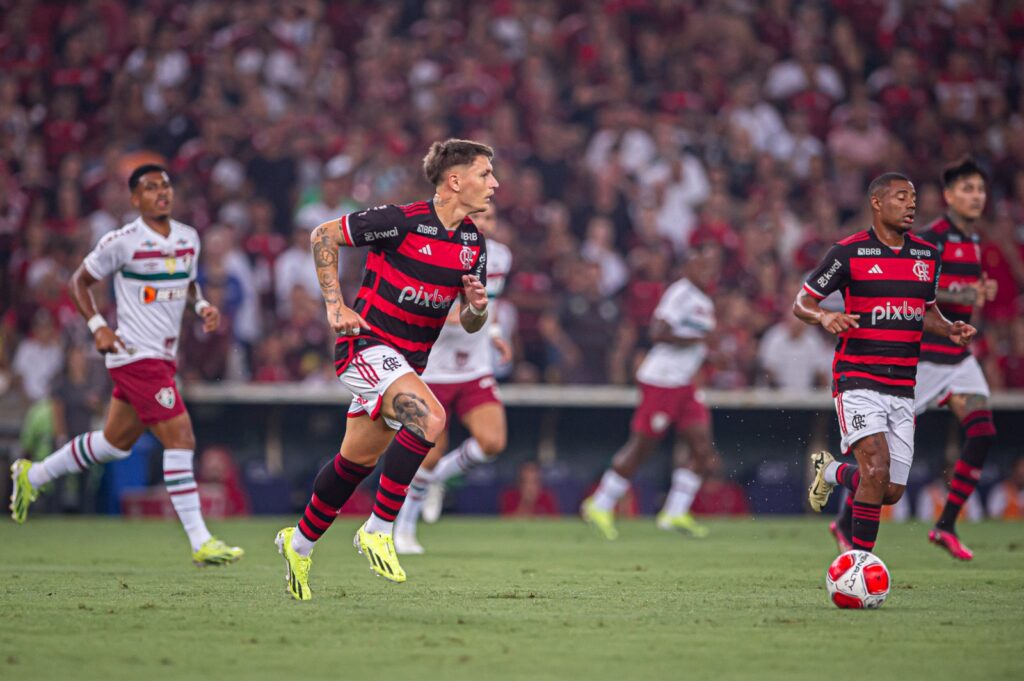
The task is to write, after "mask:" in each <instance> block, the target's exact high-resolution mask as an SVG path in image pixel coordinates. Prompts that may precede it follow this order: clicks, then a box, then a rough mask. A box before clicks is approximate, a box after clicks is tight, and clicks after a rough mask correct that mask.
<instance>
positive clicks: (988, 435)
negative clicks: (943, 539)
mask: <svg viewBox="0 0 1024 681" xmlns="http://www.w3.org/2000/svg"><path fill="white" fill-rule="evenodd" d="M963 425H964V430H965V432H966V434H967V441H966V442H964V449H963V452H962V453H961V454H960V458H959V459H958V460H957V462H956V466H955V467H954V468H953V479H952V480H951V481H950V483H949V495H948V496H947V497H946V505H945V507H944V508H943V509H942V515H941V516H939V520H938V522H936V523H935V527H937V528H939V529H940V530H944V531H946V532H953V531H954V528H955V526H956V518H957V516H958V515H960V509H961V508H963V505H964V504H966V503H967V499H968V498H969V497H970V496H971V494H972V493H973V492H974V488H975V487H977V485H978V480H980V479H981V469H982V466H984V465H985V458H986V457H987V456H988V450H989V448H990V447H991V446H992V444H993V443H994V442H995V439H996V438H995V435H996V427H995V424H994V423H992V412H990V411H974V412H971V413H970V414H968V415H967V416H966V418H964V423H963Z"/></svg>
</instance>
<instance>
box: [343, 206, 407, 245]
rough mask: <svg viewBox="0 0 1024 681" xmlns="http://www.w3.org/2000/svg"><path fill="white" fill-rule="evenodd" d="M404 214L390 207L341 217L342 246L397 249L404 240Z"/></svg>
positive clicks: (394, 207) (371, 209)
mask: <svg viewBox="0 0 1024 681" xmlns="http://www.w3.org/2000/svg"><path fill="white" fill-rule="evenodd" d="M405 222H406V219H405V214H404V213H402V211H401V210H400V209H399V208H398V207H396V206H392V205H386V206H377V207H376V208H369V209H367V210H362V211H359V212H357V213H349V214H348V215H344V216H342V218H341V220H340V225H341V239H342V245H344V246H350V247H360V246H377V247H378V248H388V249H394V248H398V247H399V245H401V243H402V239H403V238H404V236H405V234H404V229H405V227H404V226H405Z"/></svg>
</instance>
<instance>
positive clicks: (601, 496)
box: [593, 468, 629, 511]
mask: <svg viewBox="0 0 1024 681" xmlns="http://www.w3.org/2000/svg"><path fill="white" fill-rule="evenodd" d="M628 490H629V480H627V479H626V478H624V477H622V476H621V475H619V474H618V473H616V472H615V471H614V470H612V469H611V468H609V469H608V470H606V471H605V472H604V475H602V476H601V484H600V485H598V486H597V491H596V492H594V496H593V500H594V506H595V507H597V508H598V509H600V510H602V511H611V510H614V509H615V504H617V503H619V499H621V498H622V495H623V494H625V493H626V492H627V491H628Z"/></svg>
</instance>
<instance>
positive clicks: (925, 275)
mask: <svg viewBox="0 0 1024 681" xmlns="http://www.w3.org/2000/svg"><path fill="white" fill-rule="evenodd" d="M914 276H916V277H917V278H918V279H920V280H921V281H930V280H931V273H930V272H929V271H928V263H926V262H925V261H924V260H918V261H917V262H915V263H914Z"/></svg>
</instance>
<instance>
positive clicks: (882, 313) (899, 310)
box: [871, 300, 924, 325]
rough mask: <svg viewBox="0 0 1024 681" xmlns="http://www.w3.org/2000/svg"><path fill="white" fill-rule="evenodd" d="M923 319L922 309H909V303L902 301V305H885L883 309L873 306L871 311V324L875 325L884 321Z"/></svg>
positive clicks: (917, 320) (916, 320) (879, 306)
mask: <svg viewBox="0 0 1024 681" xmlns="http://www.w3.org/2000/svg"><path fill="white" fill-rule="evenodd" d="M923 319H924V307H923V306H922V307H911V306H910V303H908V302H907V301H905V300H904V301H903V304H902V305H893V304H892V303H888V302H887V303H886V304H885V307H882V306H881V305H875V307H873V308H872V309H871V324H872V325H874V324H877V323H878V322H879V320H885V321H908V322H909V321H915V322H919V321H922V320H923Z"/></svg>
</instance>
